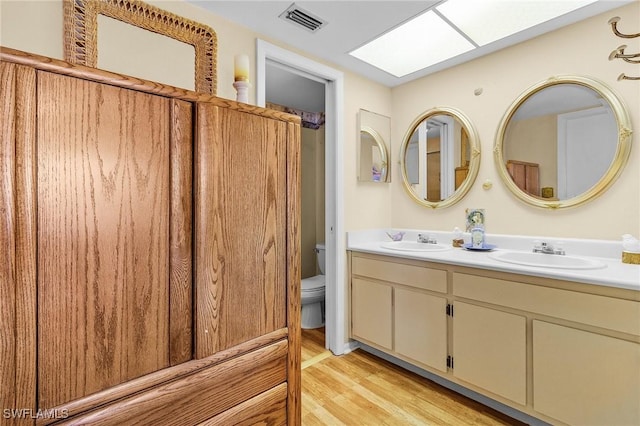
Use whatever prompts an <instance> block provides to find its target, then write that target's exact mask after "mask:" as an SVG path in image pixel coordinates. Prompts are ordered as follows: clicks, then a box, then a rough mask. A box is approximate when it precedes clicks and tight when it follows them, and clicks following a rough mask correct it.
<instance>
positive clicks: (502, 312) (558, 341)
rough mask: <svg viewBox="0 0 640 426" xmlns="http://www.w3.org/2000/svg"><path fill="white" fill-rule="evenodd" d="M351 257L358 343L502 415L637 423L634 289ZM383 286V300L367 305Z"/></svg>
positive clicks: (637, 307)
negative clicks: (475, 398) (508, 411)
mask: <svg viewBox="0 0 640 426" xmlns="http://www.w3.org/2000/svg"><path fill="white" fill-rule="evenodd" d="M349 259H350V266H351V268H350V269H351V271H350V272H351V286H352V287H351V318H352V326H351V337H352V338H353V339H355V340H357V341H360V342H362V343H364V344H366V345H367V346H369V347H373V348H375V349H377V350H379V351H381V352H384V353H386V354H387V355H390V356H391V358H390V359H391V360H392V361H395V360H401V361H404V362H408V363H410V364H412V365H413V366H415V367H418V368H420V369H422V370H424V371H426V372H428V373H431V374H434V375H436V376H437V377H438V378H439V379H444V380H446V382H445V383H451V384H455V385H457V389H460V386H462V387H464V388H466V389H468V390H470V391H472V392H473V394H476V395H477V394H481V395H483V396H484V397H486V398H484V399H483V400H484V401H488V400H493V401H496V402H497V403H498V404H495V405H494V407H495V408H498V409H504V407H505V406H508V407H511V408H512V409H515V410H517V411H519V412H521V413H524V414H526V415H529V416H531V417H535V418H539V419H542V420H543V421H545V422H549V423H551V424H559V425H560V424H567V425H580V426H582V425H604V424H607V425H609V424H611V425H636V424H640V321H639V319H640V293H639V292H638V291H637V290H630V289H620V288H612V287H605V286H598V285H590V284H582V283H576V282H570V281H563V280H556V279H549V278H540V277H532V276H524V275H518V274H513V273H505V272H497V271H489V270H483V269H477V268H469V267H463V266H457V265H449V264H439V263H434V262H427V261H420V260H411V259H404V258H398V257H391V256H383V255H378V254H370V253H360V252H350V256H349ZM378 287H379V288H386V289H388V290H387V291H386V293H385V295H384V297H378V298H376V301H377V302H378V303H377V304H373V303H371V297H372V295H373V294H374V291H373V290H374V288H378ZM380 301H384V306H385V311H384V314H383V315H378V314H379V313H381V310H380V306H382V303H380ZM387 301H388V302H387ZM385 321H386V322H387V323H385ZM362 330H370V332H369V333H368V334H365V333H364V332H363V331H362ZM382 330H385V331H384V333H381V331H382ZM389 330H390V331H389ZM374 331H378V334H375V333H374ZM381 334H383V335H384V336H388V337H387V340H386V341H383V340H380V339H378V337H379V336H380V335H381ZM387 342H390V343H387ZM445 363H446V364H445ZM512 413H513V412H512Z"/></svg>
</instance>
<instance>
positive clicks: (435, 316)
mask: <svg viewBox="0 0 640 426" xmlns="http://www.w3.org/2000/svg"><path fill="white" fill-rule="evenodd" d="M351 273H352V279H351V336H352V337H353V338H354V339H356V340H361V341H363V342H364V343H367V344H370V345H371V346H373V347H376V348H378V349H381V350H384V351H387V352H390V353H392V354H394V355H396V356H398V357H399V358H402V359H406V360H410V361H412V362H414V363H416V364H418V365H421V366H426V367H429V368H433V369H436V370H439V371H446V370H447V364H446V359H447V315H446V307H447V299H446V292H447V273H446V271H444V270H442V269H436V268H431V267H429V266H424V265H422V264H421V263H420V262H412V261H406V260H403V259H394V258H383V257H377V256H371V255H367V256H361V255H359V254H357V253H353V254H352V257H351Z"/></svg>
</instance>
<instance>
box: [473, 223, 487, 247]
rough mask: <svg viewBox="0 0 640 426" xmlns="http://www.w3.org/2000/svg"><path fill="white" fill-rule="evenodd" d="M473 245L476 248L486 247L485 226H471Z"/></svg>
mask: <svg viewBox="0 0 640 426" xmlns="http://www.w3.org/2000/svg"><path fill="white" fill-rule="evenodd" d="M471 247H472V248H475V249H482V248H484V226H482V225H481V224H476V225H475V226H474V227H473V228H471Z"/></svg>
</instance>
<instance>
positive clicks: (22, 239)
mask: <svg viewBox="0 0 640 426" xmlns="http://www.w3.org/2000/svg"><path fill="white" fill-rule="evenodd" d="M35 83H36V73H35V70H33V69H30V68H28V67H24V66H16V65H12V64H7V63H4V62H2V63H0V99H2V100H3V102H2V104H1V106H0V109H1V110H2V111H0V113H1V116H2V117H3V121H2V126H1V127H0V132H1V133H0V136H1V138H0V211H1V212H2V215H1V216H2V222H1V223H0V247H2V250H0V251H1V252H2V253H1V254H0V325H1V327H0V366H1V368H0V383H2V386H0V407H1V408H3V409H7V408H8V409H21V408H24V409H35V406H36V400H35V397H36V394H35V392H36V391H35V386H36V379H35V374H36V373H35V368H36V360H35V356H36V342H35V335H36V330H35V318H36V317H35V315H36V313H35V286H36V281H35V279H36V268H35V250H36V248H35V197H34V191H35V186H34V178H35V168H34V164H35V156H34V155H35V134H36V133H35V118H36V109H35V100H36V91H35V87H36V84H35ZM3 414H4V413H3ZM3 422H4V423H3V424H14V423H15V424H17V423H19V421H18V419H16V418H13V419H5V418H4V416H3Z"/></svg>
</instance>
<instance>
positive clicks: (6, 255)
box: [0, 63, 18, 424]
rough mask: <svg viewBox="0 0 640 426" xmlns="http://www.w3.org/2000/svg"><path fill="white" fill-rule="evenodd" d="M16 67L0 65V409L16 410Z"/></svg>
mask: <svg viewBox="0 0 640 426" xmlns="http://www.w3.org/2000/svg"><path fill="white" fill-rule="evenodd" d="M17 68H18V67H17V66H15V65H12V64H5V63H0V78H2V80H1V81H2V85H0V97H1V98H2V99H3V100H4V102H2V104H0V105H1V106H0V108H1V112H2V117H3V118H2V125H1V127H0V131H1V133H0V136H1V137H0V211H2V212H3V215H2V222H0V247H2V250H0V323H1V324H2V329H0V333H1V334H0V365H2V368H1V369H0V382H2V386H0V406H1V407H8V408H17V407H16V405H15V402H16V401H15V391H16V388H17V386H16V374H15V371H16V362H17V360H16V350H17V348H16V346H17V342H16V336H15V334H14V333H15V329H16V294H15V287H16V276H15V273H16V258H15V257H16V256H15V255H16V230H15V221H16V219H15V204H16V200H15V185H16V182H15V161H14V158H15V154H16V153H15V139H16V132H15V129H16V120H17V118H16V115H17V114H16V85H17V83H16V71H17ZM11 424H13V423H11Z"/></svg>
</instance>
